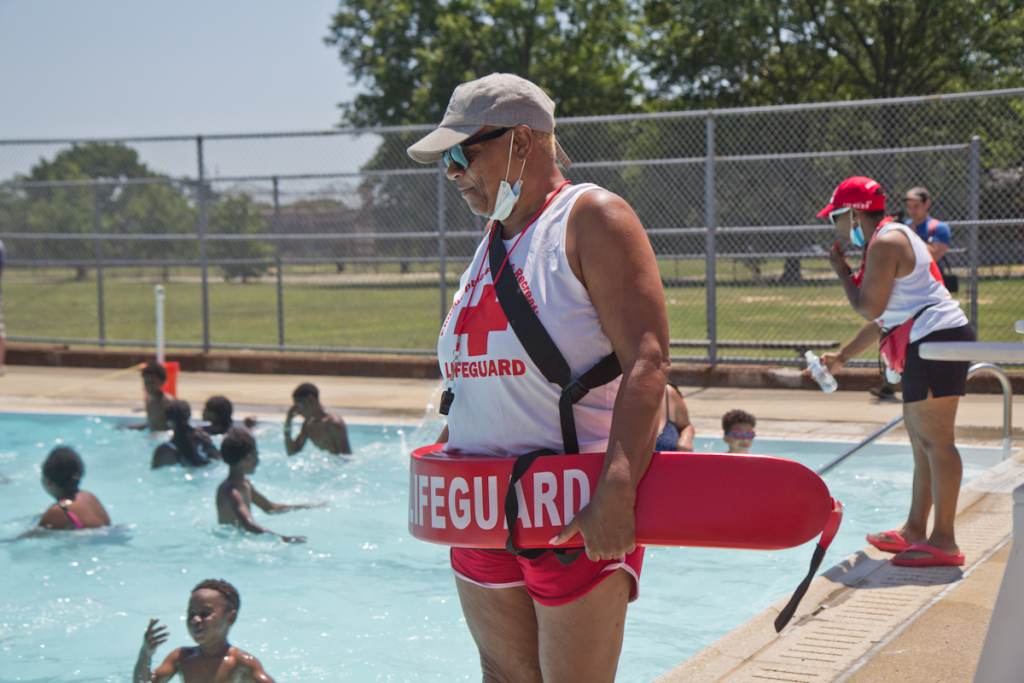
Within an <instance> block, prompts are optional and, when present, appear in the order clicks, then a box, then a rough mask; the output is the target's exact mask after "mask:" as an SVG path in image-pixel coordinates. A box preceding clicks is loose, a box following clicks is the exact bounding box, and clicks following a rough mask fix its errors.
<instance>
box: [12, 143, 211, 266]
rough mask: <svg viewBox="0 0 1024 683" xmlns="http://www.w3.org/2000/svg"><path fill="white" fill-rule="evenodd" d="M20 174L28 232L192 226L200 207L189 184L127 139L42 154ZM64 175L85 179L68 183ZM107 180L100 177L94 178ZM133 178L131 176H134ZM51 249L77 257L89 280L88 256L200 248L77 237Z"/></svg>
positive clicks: (183, 229) (166, 254)
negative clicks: (158, 168)
mask: <svg viewBox="0 0 1024 683" xmlns="http://www.w3.org/2000/svg"><path fill="white" fill-rule="evenodd" d="M19 180H21V181H23V182H24V183H25V184H24V185H22V186H21V187H22V192H23V199H24V204H25V208H24V211H23V215H24V218H23V221H24V223H23V229H24V230H26V231H28V232H49V233H54V232H57V233H64V234H68V233H71V234H73V233H92V232H100V233H103V234H156V233H188V232H192V231H194V230H195V212H194V210H193V209H192V208H191V207H190V205H189V202H188V199H187V198H186V196H185V193H184V191H183V190H182V188H181V187H180V186H179V185H178V184H176V183H174V182H172V181H171V180H170V179H169V178H167V177H166V176H163V175H161V174H159V173H157V172H155V171H154V170H152V169H150V168H149V167H148V166H146V164H144V163H143V162H142V161H141V160H140V159H139V154H138V152H137V151H136V150H134V149H132V148H130V147H127V146H125V145H122V144H112V143H98V142H90V143H83V144H80V145H73V146H72V147H71V148H69V149H65V150H62V151H61V152H59V153H58V154H57V155H56V156H54V158H53V159H51V160H45V159H43V160H40V161H39V163H37V164H36V165H35V166H33V167H32V169H31V170H30V172H29V175H28V176H27V177H24V178H20V179H19ZM64 181H82V182H72V183H70V184H69V183H66V182H64ZM88 181H99V182H88ZM129 181H131V182H129ZM47 249H48V250H49V251H50V253H49V254H48V256H49V257H50V258H56V259H58V260H69V261H77V262H78V265H76V271H77V277H78V278H79V279H83V278H84V277H85V273H86V267H85V266H84V265H83V264H82V259H83V257H85V258H90V259H91V258H93V257H100V258H107V259H111V258H121V259H129V258H130V259H141V258H147V257H148V258H153V259H166V258H170V257H173V256H179V257H183V256H186V255H188V254H190V253H192V252H194V246H193V245H189V244H187V243H184V242H170V243H160V242H150V241H144V242H131V241H124V240H116V241H115V240H109V241H105V242H102V243H100V245H96V244H95V243H93V242H91V241H85V240H82V241H78V240H69V241H61V242H52V243H49V244H48V245H47Z"/></svg>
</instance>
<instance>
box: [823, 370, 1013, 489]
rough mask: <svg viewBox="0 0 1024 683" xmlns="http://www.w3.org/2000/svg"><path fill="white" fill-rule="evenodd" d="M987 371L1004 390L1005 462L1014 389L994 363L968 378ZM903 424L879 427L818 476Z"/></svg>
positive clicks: (1009, 444)
mask: <svg viewBox="0 0 1024 683" xmlns="http://www.w3.org/2000/svg"><path fill="white" fill-rule="evenodd" d="M985 370H987V371H988V372H991V373H992V374H994V375H995V376H996V379H998V380H999V384H1000V385H1001V386H1002V388H1003V460H1006V459H1007V458H1008V457H1010V451H1011V447H1012V442H1011V438H1010V430H1011V429H1012V427H1013V388H1012V386H1011V385H1010V379H1009V378H1008V377H1007V376H1006V373H1005V372H1003V369H1002V368H1001V367H999V366H998V365H994V364H992V363H975V364H974V365H972V366H971V367H970V368H969V369H968V370H967V376H968V377H970V376H972V375H974V374H975V373H978V372H982V371H985ZM902 422H903V416H902V415H899V416H897V417H894V418H893V419H892V420H890V421H889V422H887V423H886V424H884V425H882V426H881V427H879V428H878V429H876V430H875V431H873V432H871V433H870V434H868V435H867V436H866V437H864V440H863V441H861V442H860V443H858V444H857V445H856V446H854V447H853V448H851V449H849V450H848V451H845V452H844V453H842V454H841V455H839V456H837V457H836V458H834V459H833V460H832V461H831V462H829V463H828V464H826V465H825V466H824V467H822V468H821V469H819V470H818V474H819V475H824V474H826V473H827V472H829V471H831V470H832V469H834V468H835V467H836V466H837V465H839V463H841V462H843V461H844V460H846V459H847V458H849V457H850V456H851V455H853V454H854V453H856V452H857V451H859V450H861V449H862V448H864V447H865V446H867V445H868V444H870V443H873V442H874V441H875V440H877V439H878V437H880V436H882V435H883V434H885V433H886V432H888V431H890V430H891V429H893V428H894V427H897V426H899V424H900V423H902Z"/></svg>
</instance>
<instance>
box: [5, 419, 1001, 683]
mask: <svg viewBox="0 0 1024 683" xmlns="http://www.w3.org/2000/svg"><path fill="white" fill-rule="evenodd" d="M118 424H119V420H117V419H114V418H97V417H84V416H57V415H15V414H0V497H2V500H3V501H4V506H3V512H2V514H0V539H6V538H10V537H13V536H16V535H17V534H18V533H20V532H21V531H23V530H25V529H26V528H28V527H29V526H32V525H33V524H34V523H35V521H36V519H37V517H38V515H39V514H40V513H41V512H42V511H43V510H44V509H45V508H46V507H47V506H48V505H49V504H50V503H51V502H52V500H50V499H49V498H48V497H47V495H46V493H45V492H44V491H43V489H42V487H41V486H40V484H39V476H40V467H41V463H42V461H43V459H44V458H45V456H46V454H47V453H48V452H49V450H50V449H51V448H53V447H54V446H56V445H58V444H66V445H70V446H73V447H75V448H76V449H77V450H78V451H79V452H80V453H81V455H82V457H83V458H84V460H85V463H86V474H85V479H84V481H83V488H85V489H86V490H89V491H92V492H93V493H95V494H96V495H97V496H98V497H99V498H100V500H101V501H102V502H103V503H104V505H105V506H106V507H107V510H108V511H109V512H110V516H111V518H112V519H113V520H114V523H115V525H116V526H115V527H114V528H113V529H110V530H103V531H87V532H78V533H69V532H63V533H60V532H56V533H51V534H50V535H48V536H46V537H41V538H31V539H25V540H20V541H16V542H11V543H0V575H2V576H3V581H2V582H0V681H3V682H6V681H32V682H34V683H43V682H56V681H111V682H113V681H118V682H122V681H126V680H130V676H131V670H132V667H133V666H134V662H135V656H136V654H137V652H138V649H139V646H140V644H141V642H142V634H143V632H144V630H145V627H146V624H147V620H148V619H149V618H151V617H158V618H159V619H160V620H161V621H163V622H164V623H166V624H167V625H168V626H169V627H170V636H171V637H170V640H169V642H168V644H167V645H165V646H163V647H162V648H161V650H160V651H159V652H158V653H157V656H156V657H155V658H154V660H155V661H154V665H155V664H156V663H157V662H159V661H160V660H161V659H162V658H163V657H164V656H166V654H167V653H168V652H170V649H171V647H172V646H178V645H186V644H190V640H189V638H188V634H187V631H186V630H185V624H184V612H185V606H186V602H187V600H188V595H189V591H190V589H191V588H192V586H194V585H195V584H196V583H198V582H199V581H200V580H202V579H204V578H211V577H216V578H225V579H227V580H229V581H231V582H232V583H234V584H235V586H236V587H237V588H238V589H239V592H240V593H241V598H242V608H241V611H240V613H239V617H238V621H237V623H236V625H235V627H234V629H233V630H232V632H231V640H232V642H233V643H235V644H237V645H238V646H240V647H242V648H243V649H246V650H248V651H250V652H252V653H253V654H255V655H256V656H257V657H259V658H260V659H261V660H262V661H263V663H264V666H265V667H266V669H267V671H268V672H269V673H270V674H271V675H272V676H274V677H275V679H276V680H278V681H339V680H352V681H409V680H412V681H455V680H468V681H473V680H479V678H480V669H479V664H478V661H477V655H476V650H475V648H474V645H473V642H472V639H471V638H470V636H469V633H468V631H467V630H466V627H465V624H464V622H463V620H462V616H461V613H460V610H459V604H458V599H457V596H456V593H455V588H454V584H453V581H454V579H453V577H452V574H451V571H450V569H449V567H448V559H447V551H446V549H445V548H443V547H441V546H435V545H430V544H426V543H422V542H418V541H416V540H414V539H412V538H411V537H410V536H409V535H408V533H407V531H406V523H407V515H408V513H407V500H406V496H407V495H408V468H407V458H408V452H409V450H410V449H411V448H413V447H415V446H418V445H421V444H423V443H426V442H428V441H429V440H432V438H433V437H434V436H436V434H437V433H438V429H437V425H436V424H431V425H426V426H424V427H423V428H421V429H420V430H416V429H412V428H398V427H381V426H361V425H355V426H351V427H350V431H351V440H352V445H353V448H354V450H355V455H353V456H352V457H349V458H339V457H335V456H330V455H327V454H324V453H321V452H318V451H316V450H311V449H310V448H309V447H307V449H306V451H304V452H303V453H300V454H299V455H296V456H293V457H291V458H287V457H286V456H285V455H284V449H283V443H282V437H281V428H280V426H279V425H276V424H274V425H265V424H263V425H260V426H259V427H258V428H257V430H256V434H257V439H258V442H259V445H260V452H261V463H260V466H259V469H258V470H257V471H256V473H255V475H254V476H253V482H254V484H255V485H256V487H257V488H258V489H259V490H260V491H262V492H263V493H264V494H265V495H266V496H267V497H268V498H270V499H271V500H273V501H277V502H302V501H323V502H325V503H327V507H324V508H320V509H314V510H301V511H295V512H290V513H287V514H283V515H274V516H270V515H265V514H263V513H262V512H260V511H259V510H255V515H256V518H257V520H258V521H259V522H261V523H262V524H264V525H265V526H267V527H269V528H271V529H273V530H275V531H279V532H281V533H285V534H299V535H305V536H307V537H308V538H309V542H308V543H307V544H305V545H287V544H284V543H281V542H280V541H278V540H277V539H275V538H272V537H269V536H252V535H245V534H243V533H241V532H237V531H235V530H230V529H227V528H222V527H218V526H217V525H216V513H215V510H214V502H213V501H214V494H215V491H216V488H217V485H218V483H219V482H220V481H221V480H222V479H223V477H224V475H225V473H226V468H225V467H224V466H223V465H220V464H217V465H214V466H211V467H209V468H207V469H205V470H194V471H185V470H182V469H177V468H167V469H164V470H160V471H155V472H154V471H151V470H150V469H149V457H150V453H151V452H152V449H153V447H154V446H155V445H156V444H157V443H158V442H159V440H158V439H156V438H154V437H151V436H149V435H146V434H143V433H140V432H132V431H125V430H121V429H118V428H117V425H118ZM847 446H848V444H845V443H837V442H796V441H773V440H770V439H758V440H757V441H756V442H755V450H756V451H757V452H759V453H765V454H771V455H783V456H787V457H792V458H795V459H797V460H800V461H801V462H803V463H805V464H807V465H808V466H810V467H816V466H820V465H822V464H824V463H825V462H827V461H828V460H829V459H830V458H832V457H834V456H835V455H837V454H838V453H840V452H841V451H842V450H843V449H844V448H845V447H847ZM697 447H698V450H702V451H715V450H720V449H722V448H724V445H723V444H722V443H721V442H720V441H718V440H709V439H701V438H698V440H697ZM961 450H962V453H963V455H964V460H965V478H968V477H970V476H973V475H975V474H977V473H979V472H981V471H983V470H984V469H985V468H987V467H989V466H991V465H993V464H995V463H996V462H998V460H999V457H1000V454H999V451H998V450H995V449H967V448H964V449H961ZM911 468H912V464H911V456H910V451H909V447H908V446H899V445H875V446H872V447H870V448H868V449H866V450H865V451H863V452H861V453H859V454H857V455H855V456H853V457H852V458H851V459H850V460H848V461H847V462H846V463H844V464H843V465H842V466H840V467H839V468H837V469H836V470H834V471H833V472H832V473H830V474H829V475H828V477H827V478H826V481H827V482H828V484H829V487H830V488H831V490H832V492H833V495H834V496H836V497H837V498H839V499H841V500H842V501H843V502H844V503H845V505H846V516H845V520H844V523H843V526H842V529H841V530H840V533H839V536H838V537H837V539H836V540H835V542H834V543H833V544H832V548H831V549H830V550H829V553H828V555H827V557H826V559H825V563H824V565H823V567H829V566H831V565H832V564H835V563H836V562H838V561H840V560H841V559H843V558H844V557H845V556H847V555H849V554H850V553H852V552H854V551H856V550H857V549H859V548H861V547H862V546H863V545H864V534H865V533H866V532H868V531H877V530H880V529H888V528H891V527H892V526H895V525H897V524H899V523H900V522H901V520H902V519H903V516H904V515H905V513H906V508H907V505H908V501H909V491H910V482H911ZM812 547H813V542H811V543H808V544H806V545H804V546H802V547H800V548H794V549H790V550H786V551H778V552H757V551H738V550H710V549H697V548H649V549H648V551H647V555H646V560H645V564H644V570H643V580H642V582H641V591H640V599H639V600H638V601H637V602H635V603H633V604H632V605H631V606H630V610H629V619H628V621H627V626H626V636H625V644H624V646H623V653H622V659H621V661H620V665H619V676H618V680H620V681H649V680H651V679H653V678H654V677H656V676H657V675H658V674H660V673H662V672H664V671H666V670H668V669H670V668H672V667H673V666H675V665H676V664H678V663H679V662H681V661H683V660H684V659H686V658H687V657H690V656H691V655H693V654H695V653H696V652H697V651H699V650H700V649H701V648H703V647H704V646H706V645H708V644H709V643H711V642H713V641H714V640H716V639H717V638H719V637H721V636H722V635H724V634H725V633H727V632H728V631H730V630H732V629H733V628H735V627H736V626H737V625H739V624H740V623H742V622H743V621H744V620H746V619H748V618H749V617H751V616H753V615H755V614H756V613H758V612H759V611H761V610H763V609H764V608H765V607H767V606H768V605H769V604H771V603H772V602H773V601H775V600H777V599H778V598H780V597H782V596H785V595H788V594H789V593H790V592H791V591H792V590H793V589H794V588H795V587H796V585H797V583H798V582H799V581H800V579H801V578H802V576H803V574H804V573H805V572H806V568H807V563H808V561H809V560H810V556H811V549H812Z"/></svg>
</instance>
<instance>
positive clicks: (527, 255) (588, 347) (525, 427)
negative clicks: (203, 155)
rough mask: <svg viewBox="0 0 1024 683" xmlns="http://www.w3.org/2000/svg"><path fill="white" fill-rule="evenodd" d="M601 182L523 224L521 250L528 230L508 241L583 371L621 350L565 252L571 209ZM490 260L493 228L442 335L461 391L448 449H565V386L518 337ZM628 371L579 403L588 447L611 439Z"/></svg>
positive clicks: (572, 362) (503, 452)
mask: <svg viewBox="0 0 1024 683" xmlns="http://www.w3.org/2000/svg"><path fill="white" fill-rule="evenodd" d="M594 189H598V186H597V185H593V184H590V183H585V184H581V185H567V186H565V187H563V188H562V190H561V192H559V193H558V194H557V195H556V196H555V198H554V199H553V200H552V201H551V204H550V205H548V207H547V209H545V210H544V212H543V213H542V214H541V215H540V216H539V217H538V218H537V220H536V221H535V222H534V223H533V224H532V225H531V226H530V227H529V228H528V229H527V230H526V232H525V234H522V233H521V234H522V240H521V241H520V242H519V244H518V246H516V247H515V248H514V250H513V245H515V244H516V238H518V237H519V235H516V236H515V237H513V238H512V239H511V240H506V241H505V249H506V251H507V252H510V255H509V259H508V263H507V264H506V265H505V268H506V269H511V272H512V274H513V275H514V276H515V277H516V280H517V281H518V282H519V285H520V288H521V289H522V291H523V294H524V295H525V296H526V299H527V301H529V302H530V304H531V306H532V307H533V309H534V311H535V312H536V313H537V317H538V318H539V319H540V322H541V324H543V326H544V329H545V330H547V332H548V334H549V335H550V336H551V339H552V340H553V341H554V342H555V344H556V345H557V346H558V349H559V350H560V351H561V352H562V355H563V356H565V359H566V361H567V362H568V364H569V368H570V371H571V374H572V378H573V379H576V378H577V377H579V376H580V375H582V374H583V373H584V372H586V371H587V370H589V369H590V368H591V367H593V366H594V365H595V364H596V363H597V362H598V361H599V360H601V359H602V358H604V357H605V356H607V355H608V354H609V353H611V351H612V345H611V342H610V341H609V340H608V337H607V336H605V334H604V331H603V330H602V329H601V323H600V321H599V320H598V318H597V311H596V310H594V305H593V303H592V302H591V301H590V295H589V294H588V293H587V290H586V288H585V287H584V286H583V284H582V283H581V282H580V281H579V280H578V279H577V278H576V275H575V274H573V272H572V269H571V268H570V267H569V261H568V259H567V258H566V255H565V229H566V225H567V224H568V221H569V214H570V212H571V211H572V208H573V206H574V205H575V204H576V200H577V199H579V198H580V197H581V196H582V195H583V194H584V193H585V192H588V191H590V190H594ZM495 239H501V235H500V234H499V235H497V236H496V237H495ZM488 264H489V261H488V255H487V235H486V234H485V235H484V239H483V240H482V241H481V243H480V246H478V247H477V250H476V254H475V255H474V256H473V260H472V261H471V262H470V264H469V268H467V269H466V272H465V273H463V274H462V279H461V280H460V282H459V290H458V291H457V292H456V293H455V296H454V297H453V300H454V304H453V306H452V310H451V311H450V312H449V313H448V317H447V319H446V320H445V322H444V325H443V326H442V327H441V335H440V338H439V339H438V342H437V356H438V362H439V363H440V365H441V373H442V376H443V377H444V378H445V380H447V381H450V382H451V384H452V389H453V391H454V392H455V400H454V402H453V403H452V406H451V408H450V410H449V413H448V450H460V451H463V452H468V453H475V454H482V455H496V456H507V455H522V454H523V453H528V452H530V451H533V450H537V449H540V448H549V449H552V450H554V451H556V452H561V451H562V448H563V446H562V430H561V426H560V422H559V417H558V398H559V396H560V395H561V389H560V388H559V387H558V385H557V384H553V383H551V382H549V381H547V380H546V379H544V375H543V374H541V371H540V370H539V369H538V368H537V366H535V365H534V364H533V361H531V360H530V357H529V356H528V355H527V353H526V350H525V349H524V348H523V345H522V344H521V343H520V342H519V339H518V337H516V334H515V332H514V331H513V330H512V326H511V325H509V323H508V319H507V318H506V317H505V314H504V312H503V311H502V310H501V306H500V304H499V303H498V302H497V300H496V299H495V298H494V297H493V282H492V280H491V272H490V267H489V265H488ZM478 272H479V273H481V276H480V280H479V282H478V283H477V284H476V289H475V290H474V288H473V283H472V282H471V280H472V279H473V278H475V277H476V276H477V273H478ZM471 295H472V301H470V296H471ZM481 302H482V303H481ZM460 319H462V321H463V325H462V326H461V327H460V326H459V320H460ZM457 327H459V329H461V330H462V332H463V333H462V334H460V335H458V336H459V337H460V338H461V340H460V348H461V350H460V358H459V362H458V363H453V362H452V360H453V355H454V352H455V342H456V334H455V330H456V328H457ZM620 381H621V377H620V378H617V379H615V380H613V381H611V382H609V383H608V384H605V385H604V386H601V387H598V388H596V389H594V390H592V391H590V393H588V394H587V395H586V396H584V397H583V399H582V400H581V401H580V402H579V403H577V404H576V405H575V406H574V409H573V414H574V416H575V419H576V432H577V435H578V438H579V444H580V450H581V451H582V452H603V451H604V450H606V449H607V445H608V432H609V430H610V428H611V422H612V405H613V404H614V402H615V396H616V394H617V393H618V389H619V382H620Z"/></svg>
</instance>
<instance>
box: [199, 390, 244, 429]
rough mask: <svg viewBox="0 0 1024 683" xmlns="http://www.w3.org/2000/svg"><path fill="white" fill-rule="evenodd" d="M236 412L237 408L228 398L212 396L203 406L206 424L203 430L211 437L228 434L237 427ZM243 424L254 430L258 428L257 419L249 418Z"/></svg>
mask: <svg viewBox="0 0 1024 683" xmlns="http://www.w3.org/2000/svg"><path fill="white" fill-rule="evenodd" d="M234 412H235V407H234V406H233V405H232V404H231V399H229V398H228V397H227V396H211V397H210V398H208V399H206V405H205V406H203V421H204V422H206V424H204V425H203V426H202V427H201V429H202V430H203V431H204V432H206V433H207V434H209V435H211V436H216V435H218V434H225V433H227V431H228V430H229V429H231V428H232V427H233V426H234V425H235V420H234V417H233V414H234ZM242 424H244V425H245V426H246V428H248V429H252V428H253V427H255V426H256V418H254V417H247V418H245V419H244V420H243V421H242Z"/></svg>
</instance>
